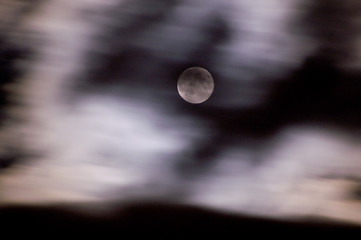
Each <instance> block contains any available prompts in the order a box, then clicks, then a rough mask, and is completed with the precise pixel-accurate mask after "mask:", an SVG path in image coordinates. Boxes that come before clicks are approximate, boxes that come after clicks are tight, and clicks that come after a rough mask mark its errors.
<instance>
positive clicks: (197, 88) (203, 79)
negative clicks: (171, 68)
mask: <svg viewBox="0 0 361 240" xmlns="http://www.w3.org/2000/svg"><path fill="white" fill-rule="evenodd" d="M177 88H178V93H179V95H180V96H181V97H182V98H183V99H184V100H185V101H187V102H189V103H193V104H198V103H202V102H205V101H206V100H207V99H208V98H209V97H210V96H211V95H212V93H213V90H214V81H213V77H212V75H211V74H210V73H209V72H208V71H207V70H206V69H204V68H201V67H191V68H188V69H186V70H185V71H184V72H183V73H182V74H181V75H180V77H179V79H178V83H177Z"/></svg>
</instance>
